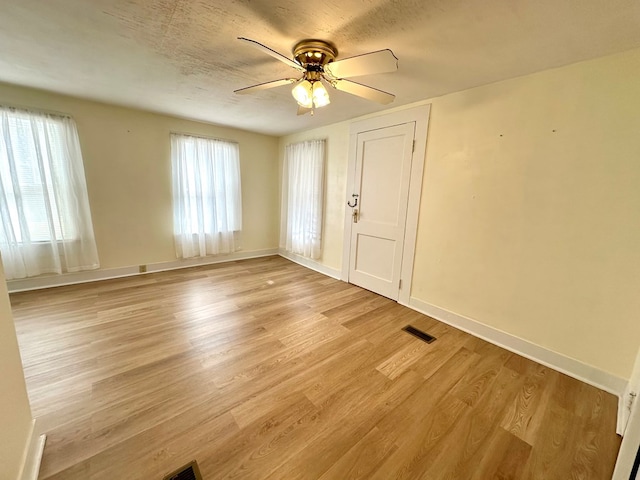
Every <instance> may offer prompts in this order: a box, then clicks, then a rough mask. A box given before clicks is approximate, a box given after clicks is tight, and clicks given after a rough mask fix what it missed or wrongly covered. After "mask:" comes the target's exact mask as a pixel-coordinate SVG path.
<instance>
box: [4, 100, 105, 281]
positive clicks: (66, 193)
mask: <svg viewBox="0 0 640 480" xmlns="http://www.w3.org/2000/svg"><path fill="white" fill-rule="evenodd" d="M0 254H1V255H2V261H3V263H4V269H5V273H6V277H7V279H8V280H10V279H15V278H25V277H33V276H36V275H41V274H44V273H59V274H60V273H67V272H77V271H80V270H89V269H94V268H98V267H99V262H98V252H97V249H96V243H95V238H94V234H93V225H92V222H91V211H90V210H89V200H88V196H87V187H86V182H85V176H84V167H83V164H82V153H81V151H80V142H79V140H78V132H77V130H76V125H75V123H74V121H73V120H72V119H71V118H70V117H66V116H59V115H50V114H45V113H39V112H31V111H28V110H21V109H15V108H10V107H0Z"/></svg>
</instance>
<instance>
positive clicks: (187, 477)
mask: <svg viewBox="0 0 640 480" xmlns="http://www.w3.org/2000/svg"><path fill="white" fill-rule="evenodd" d="M162 480H202V475H200V469H199V468H198V463H197V462H196V461H195V460H194V461H193V462H191V463H189V464H187V465H185V466H184V467H181V468H179V469H178V470H176V471H175V472H171V473H170V474H169V475H167V476H166V477H164V478H163V479H162Z"/></svg>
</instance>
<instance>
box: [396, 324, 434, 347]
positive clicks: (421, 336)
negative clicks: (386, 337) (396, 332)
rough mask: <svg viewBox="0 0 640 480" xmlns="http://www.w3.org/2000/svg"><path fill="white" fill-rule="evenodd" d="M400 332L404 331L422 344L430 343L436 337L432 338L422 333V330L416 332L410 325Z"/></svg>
mask: <svg viewBox="0 0 640 480" xmlns="http://www.w3.org/2000/svg"><path fill="white" fill-rule="evenodd" d="M402 330H404V331H405V332H407V333H410V334H411V335H413V336H414V337H417V338H419V339H420V340H422V341H423V342H427V343H431V342H433V341H434V340H435V339H436V337H432V336H431V335H429V334H428V333H424V332H423V331H422V330H418V329H417V328H416V327H412V326H411V325H407V326H406V327H404V328H403V329H402Z"/></svg>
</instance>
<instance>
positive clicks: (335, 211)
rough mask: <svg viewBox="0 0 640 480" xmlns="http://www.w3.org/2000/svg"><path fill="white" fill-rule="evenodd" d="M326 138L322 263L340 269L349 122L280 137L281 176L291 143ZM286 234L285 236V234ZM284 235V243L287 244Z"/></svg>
mask: <svg viewBox="0 0 640 480" xmlns="http://www.w3.org/2000/svg"><path fill="white" fill-rule="evenodd" d="M321 139H326V141H327V144H326V148H327V152H326V154H327V163H326V173H325V206H324V207H325V210H324V221H323V226H322V231H323V232H325V233H324V234H323V239H322V258H321V259H320V260H319V262H318V263H321V264H322V265H325V266H327V267H329V268H332V269H335V270H340V268H341V265H342V232H343V231H344V223H343V222H344V198H345V193H346V188H347V168H346V165H347V161H348V155H349V123H348V122H343V123H337V124H334V125H330V126H328V127H321V128H316V129H313V130H308V131H306V132H302V133H296V134H292V135H287V136H284V137H281V138H280V155H279V158H280V167H279V172H280V176H279V178H280V179H281V178H282V162H283V160H284V149H285V147H286V146H287V145H289V144H291V143H296V142H302V141H305V140H321ZM281 237H282V236H281ZM283 240H284V239H283V238H281V239H280V246H281V247H284V243H283Z"/></svg>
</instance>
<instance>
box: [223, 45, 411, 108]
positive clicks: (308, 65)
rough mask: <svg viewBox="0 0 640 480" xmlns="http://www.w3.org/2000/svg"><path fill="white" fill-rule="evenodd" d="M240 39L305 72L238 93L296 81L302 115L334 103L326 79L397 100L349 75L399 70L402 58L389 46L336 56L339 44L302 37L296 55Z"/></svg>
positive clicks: (295, 95)
mask: <svg viewBox="0 0 640 480" xmlns="http://www.w3.org/2000/svg"><path fill="white" fill-rule="evenodd" d="M238 40H242V41H243V42H246V43H248V44H249V45H251V46H253V47H255V48H257V49H259V50H261V51H263V52H264V53H266V54H268V55H271V56H272V57H274V58H276V59H278V60H280V61H281V62H283V63H285V64H287V65H289V66H290V67H293V68H295V69H296V70H298V71H300V72H301V73H302V76H300V77H298V78H283V79H280V80H273V81H271V82H266V83H259V84H257V85H252V86H250V87H245V88H240V89H239V90H235V93H239V94H245V93H253V92H256V91H258V90H265V89H267V88H275V87H280V86H283V85H290V84H295V86H294V87H293V90H292V91H291V94H292V95H293V98H295V99H296V101H297V102H298V115H303V114H305V113H308V112H311V114H312V115H313V110H314V109H315V108H320V107H324V106H325V105H328V104H329V103H330V99H329V93H328V92H327V89H326V88H325V86H324V83H326V84H328V85H330V86H332V87H333V88H335V89H336V90H341V91H343V92H347V93H350V94H352V95H356V96H358V97H362V98H366V99H367V100H372V101H374V102H378V103H381V104H383V105H386V104H388V103H391V102H393V99H394V98H395V95H392V94H391V93H387V92H383V91H382V90H378V89H377V88H373V87H368V86H367V85H363V84H361V83H357V82H354V81H351V80H345V79H346V78H351V77H357V76H360V75H371V74H374V73H385V72H395V71H396V70H397V69H398V59H397V58H396V56H395V55H394V54H393V52H392V51H391V50H389V49H385V50H378V51H376V52H371V53H365V54H363V55H358V56H355V57H349V58H345V59H342V60H337V61H336V60H335V59H336V57H337V56H338V50H337V49H336V47H335V46H334V45H333V44H331V43H329V42H325V41H324V40H313V39H310V40H302V41H300V42H298V43H297V44H296V45H295V46H294V47H293V51H292V53H293V58H294V60H291V59H289V58H288V57H286V56H284V55H282V54H280V53H278V52H276V51H275V50H273V49H271V48H269V47H267V46H266V45H263V44H261V43H259V42H256V41H255V40H251V39H249V38H244V37H238Z"/></svg>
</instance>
